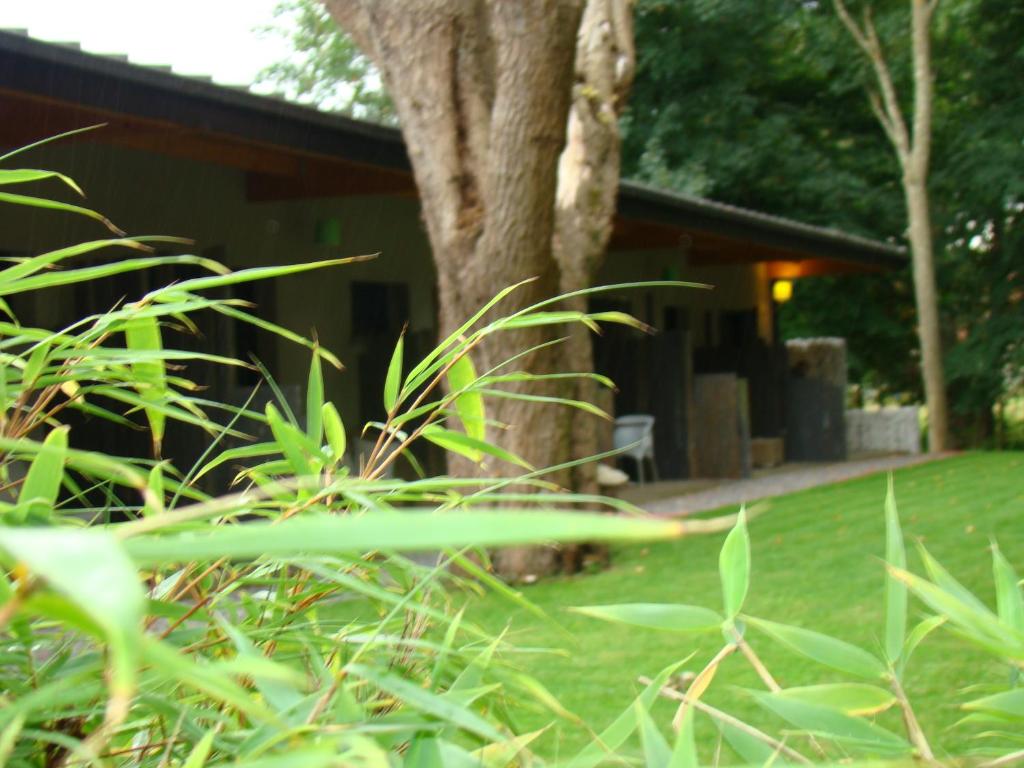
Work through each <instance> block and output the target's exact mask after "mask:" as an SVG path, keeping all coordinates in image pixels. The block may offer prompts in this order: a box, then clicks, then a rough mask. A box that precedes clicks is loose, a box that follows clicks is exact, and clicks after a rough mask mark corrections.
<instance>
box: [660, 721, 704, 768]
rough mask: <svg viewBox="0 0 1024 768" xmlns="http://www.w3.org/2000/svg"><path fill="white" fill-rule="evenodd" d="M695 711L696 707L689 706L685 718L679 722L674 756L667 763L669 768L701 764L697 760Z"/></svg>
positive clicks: (693, 766) (694, 766) (688, 767)
mask: <svg viewBox="0 0 1024 768" xmlns="http://www.w3.org/2000/svg"><path fill="white" fill-rule="evenodd" d="M693 713H694V707H687V708H686V711H685V712H684V713H683V720H682V722H681V723H680V724H679V733H678V734H676V743H675V746H674V747H673V748H672V757H671V759H670V760H669V761H668V763H667V765H668V768H698V766H699V765H700V762H699V761H698V760H697V740H696V733H695V730H694V724H693V718H694V714H693Z"/></svg>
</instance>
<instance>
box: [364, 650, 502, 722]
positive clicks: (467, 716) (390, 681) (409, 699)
mask: <svg viewBox="0 0 1024 768" xmlns="http://www.w3.org/2000/svg"><path fill="white" fill-rule="evenodd" d="M347 669H348V671H349V673H350V674H352V675H355V676H356V677H360V678H362V679H363V680H366V681H368V682H370V683H373V684H374V685H375V686H377V687H378V688H380V689H381V690H384V691H387V692H388V693H390V694H391V695H393V696H395V697H397V698H398V699H399V701H401V702H402V703H403V704H404V705H406V706H408V707H411V708H412V709H416V710H419V711H420V712H425V713H427V714H429V715H432V716H434V717H436V718H438V719H440V720H442V721H444V722H447V723H452V724H453V725H456V726H458V727H459V728H462V729H464V730H466V731H469V732H470V733H474V734H476V735H477V736H481V737H483V738H485V739H490V740H491V741H502V740H504V736H502V734H501V732H500V731H499V730H498V729H497V728H495V727H494V726H493V725H491V723H489V722H487V721H486V720H484V719H483V718H482V717H480V715H478V714H476V713H475V712H473V711H471V710H469V709H467V708H466V707H463V706H461V705H459V704H458V703H456V702H455V701H453V700H452V699H450V698H445V697H443V696H439V695H437V694H436V693H431V692H430V691H428V690H426V689H425V688H421V687H420V686H418V685H416V684H415V683H413V682H410V681H409V680H406V679H404V678H402V677H399V676H398V675H393V674H390V673H387V672H381V671H380V670H377V669H375V668H373V667H368V666H365V665H363V664H349V665H348V667H347Z"/></svg>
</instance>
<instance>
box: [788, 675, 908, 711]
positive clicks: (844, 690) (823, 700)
mask: <svg viewBox="0 0 1024 768" xmlns="http://www.w3.org/2000/svg"><path fill="white" fill-rule="evenodd" d="M775 695H776V696H778V697H779V698H782V699H788V700H791V701H802V702H804V703H805V704H814V705H816V706H819V707H826V708H828V709H834V710H837V711H839V712H842V713H844V714H847V715H851V716H853V717H865V716H871V715H876V714H878V713H879V712H884V711H885V710H887V709H888V708H889V707H891V706H893V705H894V704H896V697H895V696H894V695H893V694H892V693H891V692H890V691H887V690H885V689H884V688H879V687H878V686H877V685H864V684H863V683H831V684H825V685H808V686H804V687H801V688H786V689H785V690H783V691H779V692H777V693H776V694H775Z"/></svg>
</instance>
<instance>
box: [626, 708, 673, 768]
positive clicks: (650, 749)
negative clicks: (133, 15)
mask: <svg viewBox="0 0 1024 768" xmlns="http://www.w3.org/2000/svg"><path fill="white" fill-rule="evenodd" d="M633 710H634V712H635V713H636V722H637V728H638V729H639V731H640V746H641V747H642V748H643V751H644V765H646V766H647V768H664V766H667V765H668V764H669V763H670V762H671V761H672V749H671V748H670V747H669V745H668V742H667V741H665V737H664V736H662V735H661V733H660V732H659V731H658V727H657V726H656V725H655V724H654V721H653V720H652V719H651V715H650V713H649V712H648V711H647V708H646V707H644V705H643V702H641V701H635V702H633Z"/></svg>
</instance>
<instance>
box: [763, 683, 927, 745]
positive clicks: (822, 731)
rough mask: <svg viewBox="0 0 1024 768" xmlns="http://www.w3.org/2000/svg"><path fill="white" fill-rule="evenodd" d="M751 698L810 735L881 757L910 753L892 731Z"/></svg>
mask: <svg viewBox="0 0 1024 768" xmlns="http://www.w3.org/2000/svg"><path fill="white" fill-rule="evenodd" d="M752 695H753V697H754V699H755V700H756V701H757V703H758V704H760V705H761V706H763V707H764V708H765V709H767V710H769V711H771V712H774V713H775V714H776V715H778V716H779V717H781V718H782V719H784V720H787V721H788V722H790V723H791V724H793V725H794V726H796V727H797V728H799V729H800V730H802V731H805V732H807V733H810V734H812V735H815V736H819V737H821V738H826V739H830V740H832V741H836V742H838V743H841V744H847V745H850V746H855V747H857V748H859V749H861V750H865V751H867V752H869V753H874V754H880V755H894V754H905V753H908V752H910V751H911V750H912V747H911V746H910V744H908V743H907V742H906V741H905V740H904V739H902V738H900V737H899V736H897V735H896V734H894V733H892V732H891V731H887V730H885V729H884V728H881V727H879V726H877V725H874V724H873V723H869V722H866V721H864V720H862V719H860V718H857V717H850V716H849V715H845V714H843V713H842V712H838V711H836V710H834V709H830V708H827V707H821V706H817V705H814V704H808V703H805V702H803V701H797V700H794V699H787V698H785V697H783V696H780V695H778V694H769V693H760V692H755V693H753V694H752Z"/></svg>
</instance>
